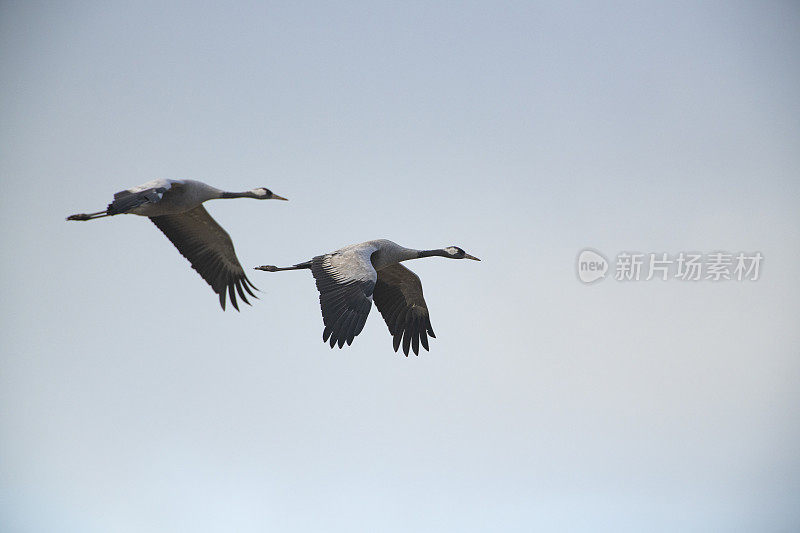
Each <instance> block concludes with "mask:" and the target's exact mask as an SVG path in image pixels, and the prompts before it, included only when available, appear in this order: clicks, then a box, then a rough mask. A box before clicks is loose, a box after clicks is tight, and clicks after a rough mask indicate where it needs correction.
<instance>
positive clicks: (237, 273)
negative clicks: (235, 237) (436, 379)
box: [150, 205, 256, 311]
mask: <svg viewBox="0 0 800 533" xmlns="http://www.w3.org/2000/svg"><path fill="white" fill-rule="evenodd" d="M150 220H152V221H153V223H154V224H155V225H156V226H158V229H160V230H161V231H162V232H164V235H166V236H167V238H168V239H169V240H170V241H172V244H174V245H175V247H176V248H177V249H178V251H179V252H180V253H181V255H183V256H184V257H185V258H186V259H188V260H189V262H190V263H191V264H192V268H193V269H195V270H196V271H197V273H198V274H200V275H201V276H202V277H203V279H204V280H206V281H207V282H208V284H209V285H211V288H212V289H214V292H215V293H217V294H218V295H219V304H220V305H221V306H222V309H223V310H224V309H225V293H226V292H227V293H228V295H229V296H230V299H231V303H232V304H233V307H235V308H236V310H237V311H238V310H239V305H238V303H237V302H236V293H237V292H238V293H239V297H241V299H242V301H244V303H246V304H248V305H250V302H248V301H247V297H246V296H245V291H247V294H249V295H250V296H252V297H254V298H256V295H255V294H253V292H252V291H251V290H250V287H252V288H254V289H255V286H254V285H253V284H252V283H251V282H250V280H249V279H247V276H245V273H244V269H243V268H242V265H241V264H240V263H239V260H238V259H237V258H236V251H235V250H234V249H233V241H231V237H230V235H228V232H226V231H225V230H224V229H222V226H220V225H219V224H217V221H216V220H214V219H213V218H211V215H209V214H208V211H206V210H205V208H204V207H203V206H202V205H200V206H197V207H195V208H194V209H190V210H189V211H185V212H183V213H180V214H178V215H161V216H157V217H150Z"/></svg>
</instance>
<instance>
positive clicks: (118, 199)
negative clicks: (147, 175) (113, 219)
mask: <svg viewBox="0 0 800 533" xmlns="http://www.w3.org/2000/svg"><path fill="white" fill-rule="evenodd" d="M176 191H180V193H179V194H175V193H176ZM167 193H169V194H167ZM222 195H223V191H221V190H220V189H217V188H215V187H212V186H211V185H207V184H205V183H203V182H202V181H196V180H170V179H155V180H151V181H148V182H147V183H143V184H141V185H139V186H137V187H131V188H130V189H126V190H124V191H120V192H118V193H116V194H115V195H114V201H113V202H112V203H111V204H109V206H108V209H109V211H112V212H110V213H109V214H121V213H128V214H131V215H140V216H143V217H158V216H163V215H177V214H180V213H183V212H186V211H188V210H189V209H193V208H195V207H197V206H198V205H200V204H202V203H203V202H207V201H208V200H215V199H217V198H222Z"/></svg>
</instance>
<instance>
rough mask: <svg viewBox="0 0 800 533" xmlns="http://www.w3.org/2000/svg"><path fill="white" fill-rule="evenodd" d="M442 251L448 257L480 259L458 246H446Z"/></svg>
mask: <svg viewBox="0 0 800 533" xmlns="http://www.w3.org/2000/svg"><path fill="white" fill-rule="evenodd" d="M444 252H445V253H446V254H447V255H446V256H445V257H449V258H450V259H472V260H473V261H480V259H478V258H477V257H475V256H472V255H469V254H468V253H467V252H465V251H464V250H462V249H461V248H459V247H458V246H448V247H447V248H445V249H444Z"/></svg>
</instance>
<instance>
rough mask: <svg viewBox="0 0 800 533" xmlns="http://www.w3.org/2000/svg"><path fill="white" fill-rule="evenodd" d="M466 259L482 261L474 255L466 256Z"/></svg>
mask: <svg viewBox="0 0 800 533" xmlns="http://www.w3.org/2000/svg"><path fill="white" fill-rule="evenodd" d="M464 259H472V260H473V261H480V259H478V258H477V257H475V256H474V255H469V254H464Z"/></svg>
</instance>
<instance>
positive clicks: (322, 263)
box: [311, 250, 377, 348]
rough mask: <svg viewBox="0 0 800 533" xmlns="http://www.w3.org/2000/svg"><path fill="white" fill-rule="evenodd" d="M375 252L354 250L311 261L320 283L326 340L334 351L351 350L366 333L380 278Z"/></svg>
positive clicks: (312, 268) (312, 271)
mask: <svg viewBox="0 0 800 533" xmlns="http://www.w3.org/2000/svg"><path fill="white" fill-rule="evenodd" d="M371 252H372V250H350V251H347V252H334V253H333V254H326V255H319V256H317V257H315V258H314V259H312V260H311V273H312V274H314V279H315V280H316V282H317V290H318V291H319V305H320V308H322V323H323V324H324V325H325V329H324V330H323V332H322V340H323V341H328V342H329V343H330V345H331V348H333V347H334V346H335V345H337V344H338V346H339V348H341V347H342V346H344V344H345V343H347V345H348V346H349V345H350V344H351V343H352V342H353V339H354V338H355V336H356V335H358V334H359V333H361V330H362V329H364V324H365V323H366V322H367V316H369V311H370V309H371V308H372V290H373V289H374V288H375V279H376V278H377V274H376V272H375V269H374V268H373V267H372V263H370V261H369V253H371Z"/></svg>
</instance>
